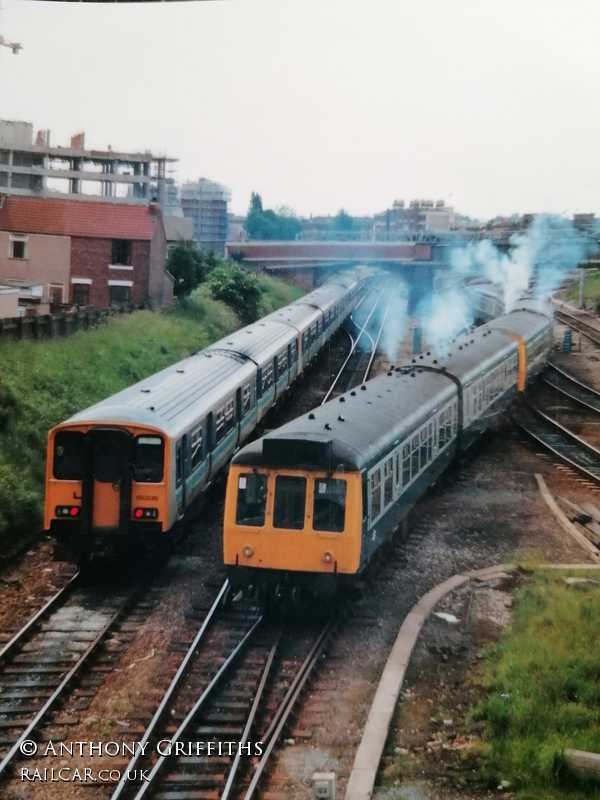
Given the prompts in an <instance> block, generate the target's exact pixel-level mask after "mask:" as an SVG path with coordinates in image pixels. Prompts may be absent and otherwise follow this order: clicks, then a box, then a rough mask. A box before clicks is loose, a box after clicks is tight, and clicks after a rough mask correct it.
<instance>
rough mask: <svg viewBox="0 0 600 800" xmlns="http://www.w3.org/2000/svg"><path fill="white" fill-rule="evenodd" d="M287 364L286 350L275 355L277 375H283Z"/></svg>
mask: <svg viewBox="0 0 600 800" xmlns="http://www.w3.org/2000/svg"><path fill="white" fill-rule="evenodd" d="M287 365H288V358H287V352H283V353H279V355H278V356H277V375H283V373H284V372H285V371H286V369H287Z"/></svg>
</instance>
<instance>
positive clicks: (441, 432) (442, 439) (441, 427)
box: [438, 410, 448, 450]
mask: <svg viewBox="0 0 600 800" xmlns="http://www.w3.org/2000/svg"><path fill="white" fill-rule="evenodd" d="M438 441H439V445H440V450H441V449H442V447H445V446H446V442H447V441H448V439H447V438H446V411H445V410H444V411H442V412H441V414H440V415H439V416H438Z"/></svg>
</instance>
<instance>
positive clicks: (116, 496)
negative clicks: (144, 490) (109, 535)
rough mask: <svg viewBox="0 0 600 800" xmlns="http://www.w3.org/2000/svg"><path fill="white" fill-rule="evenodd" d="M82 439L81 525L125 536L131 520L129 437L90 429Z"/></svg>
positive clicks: (112, 430)
mask: <svg viewBox="0 0 600 800" xmlns="http://www.w3.org/2000/svg"><path fill="white" fill-rule="evenodd" d="M86 439H87V449H88V457H89V460H88V464H89V467H90V468H89V470H87V476H86V478H85V480H84V482H83V484H84V486H83V507H84V509H85V512H84V513H85V517H84V525H85V523H87V526H88V528H89V527H91V528H92V529H94V530H121V531H122V532H123V533H125V532H126V531H127V528H128V526H129V519H130V517H131V458H132V453H133V441H134V439H133V436H132V435H131V434H130V433H129V432H128V431H124V430H120V429H118V428H94V429H93V430H91V431H90V432H89V433H88V434H87V437H86Z"/></svg>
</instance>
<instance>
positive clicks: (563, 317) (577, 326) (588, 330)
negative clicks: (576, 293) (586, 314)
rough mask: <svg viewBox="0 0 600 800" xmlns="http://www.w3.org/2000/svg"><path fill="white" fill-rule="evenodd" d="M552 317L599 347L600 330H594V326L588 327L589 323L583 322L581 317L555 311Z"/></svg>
mask: <svg viewBox="0 0 600 800" xmlns="http://www.w3.org/2000/svg"><path fill="white" fill-rule="evenodd" d="M554 316H555V317H556V319H558V320H560V321H561V322H564V323H565V324H566V325H568V326H569V327H570V328H573V329H574V330H576V331H578V332H579V333H581V334H583V335H584V336H585V337H586V338H587V339H589V340H590V341H591V342H593V343H594V344H596V345H598V346H599V347H600V329H598V328H596V327H595V326H594V325H590V324H589V322H585V321H584V320H582V319H581V317H576V316H575V315H574V314H569V313H568V312H567V311H562V310H559V309H556V310H555V311H554Z"/></svg>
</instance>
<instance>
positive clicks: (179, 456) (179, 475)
mask: <svg viewBox="0 0 600 800" xmlns="http://www.w3.org/2000/svg"><path fill="white" fill-rule="evenodd" d="M187 442H188V437H187V435H185V436H182V437H181V439H179V441H178V442H177V444H176V445H175V497H176V500H177V517H178V518H179V517H181V516H183V513H184V511H185V505H186V502H185V501H186V497H185V495H186V486H185V477H186V462H187Z"/></svg>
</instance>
